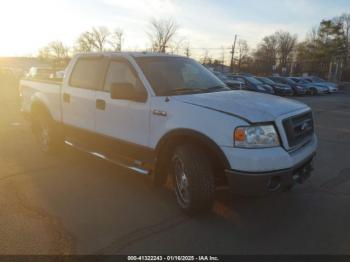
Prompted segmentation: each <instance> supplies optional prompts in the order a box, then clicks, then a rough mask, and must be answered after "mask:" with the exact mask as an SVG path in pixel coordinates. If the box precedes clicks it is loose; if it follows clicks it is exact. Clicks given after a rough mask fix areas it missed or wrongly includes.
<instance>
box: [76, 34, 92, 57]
mask: <svg viewBox="0 0 350 262" xmlns="http://www.w3.org/2000/svg"><path fill="white" fill-rule="evenodd" d="M93 42H94V40H93V38H92V35H91V33H90V32H85V33H82V34H81V35H80V36H79V38H78V40H77V41H76V46H75V51H76V52H82V53H87V52H92V51H94V45H93Z"/></svg>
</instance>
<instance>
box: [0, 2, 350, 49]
mask: <svg viewBox="0 0 350 262" xmlns="http://www.w3.org/2000/svg"><path fill="white" fill-rule="evenodd" d="M344 12H347V13H350V1H349V0H332V1H329V0H279V1H278V0H265V1H264V0H244V1H242V0H74V1H73V0H30V1H28V0H9V1H7V0H2V3H1V8H0V32H1V34H2V37H1V41H0V56H30V55H36V54H37V52H38V49H39V48H40V47H43V46H45V45H46V44H47V43H49V42H52V41H56V40H59V41H62V42H63V43H65V44H66V45H67V46H72V45H74V42H75V41H76V39H77V38H78V37H79V35H80V34H81V33H82V32H84V31H86V30H89V29H90V28H91V27H93V26H96V27H98V26H106V27H108V28H110V29H111V30H113V29H114V28H121V29H123V31H124V34H125V39H124V43H123V46H124V48H126V49H128V50H139V51H142V50H144V49H146V48H147V47H149V46H150V43H149V38H148V36H147V31H149V28H150V26H149V21H150V20H151V19H152V18H170V17H171V18H173V19H175V20H176V22H177V23H178V24H179V26H180V29H179V31H178V33H177V36H176V38H177V41H180V40H183V41H186V42H187V41H188V42H189V43H190V46H191V47H192V48H193V52H197V53H199V52H204V49H205V48H206V49H207V50H208V51H209V52H210V53H211V54H212V55H213V56H215V55H217V53H218V52H221V51H220V50H219V49H220V48H221V47H225V48H228V47H229V46H231V45H232V42H233V40H234V35H235V34H237V35H238V39H244V40H246V41H247V42H248V44H249V45H250V46H251V47H255V46H256V44H257V43H258V42H259V41H260V40H261V39H262V38H263V37H264V36H266V35H268V34H272V33H274V32H275V31H276V30H287V31H290V32H291V33H293V34H297V35H298V39H299V40H302V39H304V37H305V35H306V33H307V32H308V31H309V30H310V29H311V28H312V27H314V26H317V25H318V24H319V22H320V21H321V20H322V19H327V18H332V17H334V16H337V15H341V14H342V13H344ZM215 52H216V53H215Z"/></svg>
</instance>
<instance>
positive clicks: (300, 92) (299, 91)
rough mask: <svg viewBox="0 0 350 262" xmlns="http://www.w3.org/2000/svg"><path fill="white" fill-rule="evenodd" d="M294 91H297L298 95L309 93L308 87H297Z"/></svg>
mask: <svg viewBox="0 0 350 262" xmlns="http://www.w3.org/2000/svg"><path fill="white" fill-rule="evenodd" d="M294 91H295V92H296V94H297V95H306V94H307V93H308V91H307V90H306V89H299V88H295V89H294Z"/></svg>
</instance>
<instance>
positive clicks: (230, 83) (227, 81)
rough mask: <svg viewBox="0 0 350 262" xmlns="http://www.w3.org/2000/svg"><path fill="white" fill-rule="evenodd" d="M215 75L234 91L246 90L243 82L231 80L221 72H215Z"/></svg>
mask: <svg viewBox="0 0 350 262" xmlns="http://www.w3.org/2000/svg"><path fill="white" fill-rule="evenodd" d="M213 73H214V75H216V76H217V77H218V78H219V79H220V80H221V81H222V82H224V83H225V84H226V85H227V86H228V87H229V88H230V89H232V90H241V89H244V88H245V86H244V84H243V83H242V82H240V81H236V80H232V79H229V78H228V77H227V76H226V75H224V74H223V73H221V72H218V71H214V72H213Z"/></svg>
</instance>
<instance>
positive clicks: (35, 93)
mask: <svg viewBox="0 0 350 262" xmlns="http://www.w3.org/2000/svg"><path fill="white" fill-rule="evenodd" d="M61 85H62V82H61V81H55V80H39V79H35V80H33V79H22V80H21V81H20V85H19V91H20V96H21V101H22V104H21V110H22V111H23V112H27V113H29V112H30V111H31V108H30V107H31V105H32V103H31V101H33V100H35V99H38V100H39V99H40V101H45V102H46V104H47V105H49V108H48V109H49V111H50V113H51V116H52V117H53V119H54V120H55V121H60V120H61V101H60V94H61Z"/></svg>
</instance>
